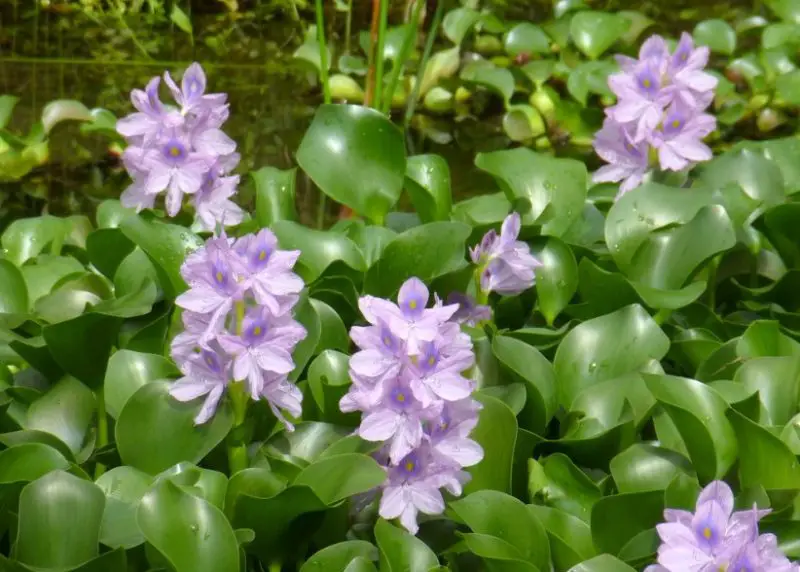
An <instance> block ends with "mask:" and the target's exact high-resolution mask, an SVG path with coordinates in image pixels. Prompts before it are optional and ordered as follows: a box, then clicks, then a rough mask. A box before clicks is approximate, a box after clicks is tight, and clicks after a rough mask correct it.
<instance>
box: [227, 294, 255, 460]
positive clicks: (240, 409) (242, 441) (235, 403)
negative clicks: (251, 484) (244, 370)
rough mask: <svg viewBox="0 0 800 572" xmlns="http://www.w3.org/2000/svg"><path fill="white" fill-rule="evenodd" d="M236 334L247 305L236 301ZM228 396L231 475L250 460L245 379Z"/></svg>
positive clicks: (229, 389)
mask: <svg viewBox="0 0 800 572" xmlns="http://www.w3.org/2000/svg"><path fill="white" fill-rule="evenodd" d="M235 308H236V334H237V335H239V336H241V335H242V331H243V329H244V312H245V305H244V302H243V301H241V300H240V301H238V302H236V307H235ZM228 396H229V398H230V402H231V407H232V408H233V428H231V431H230V433H229V434H228V444H227V447H228V468H229V469H230V472H231V476H233V475H235V474H236V473H238V472H239V471H243V470H244V469H246V468H247V467H248V466H249V464H250V461H249V459H248V456H247V439H246V437H247V431H246V427H245V424H244V422H245V420H246V419H247V397H248V396H247V389H246V388H245V384H244V382H243V381H234V382H231V383H230V384H229V385H228Z"/></svg>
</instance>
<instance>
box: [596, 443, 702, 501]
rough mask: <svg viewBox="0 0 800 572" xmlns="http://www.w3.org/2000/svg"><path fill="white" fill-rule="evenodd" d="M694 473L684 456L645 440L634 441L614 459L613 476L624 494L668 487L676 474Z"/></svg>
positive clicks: (612, 463)
mask: <svg viewBox="0 0 800 572" xmlns="http://www.w3.org/2000/svg"><path fill="white" fill-rule="evenodd" d="M692 472H693V471H692V465H691V463H689V460H688V459H687V458H686V457H684V456H683V455H680V454H678V453H676V452H675V451H671V450H669V449H664V448H662V447H656V446H654V445H648V444H645V443H635V444H634V445H631V446H630V447H628V448H627V449H626V450H624V451H623V452H622V453H620V454H619V455H617V456H616V457H614V458H613V459H611V476H612V477H613V478H614V483H615V484H616V485H617V490H618V491H619V492H621V493H637V492H644V491H652V490H666V488H667V487H668V486H669V484H670V483H671V482H672V481H673V479H674V478H675V477H676V476H678V475H680V474H691V473H692Z"/></svg>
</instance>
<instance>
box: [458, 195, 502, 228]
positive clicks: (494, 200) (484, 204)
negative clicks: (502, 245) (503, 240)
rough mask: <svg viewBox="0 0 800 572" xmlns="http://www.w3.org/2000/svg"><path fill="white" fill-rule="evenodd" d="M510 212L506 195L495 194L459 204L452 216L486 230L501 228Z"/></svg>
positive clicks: (466, 200) (473, 198)
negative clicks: (496, 226) (493, 227)
mask: <svg viewBox="0 0 800 572" xmlns="http://www.w3.org/2000/svg"><path fill="white" fill-rule="evenodd" d="M510 210H511V204H510V203H509V202H508V200H506V197H505V193H493V194H490V195H480V196H477V197H472V198H471V199H465V200H463V201H459V202H457V203H456V204H454V205H453V209H452V211H451V213H450V216H451V217H452V218H453V220H457V221H459V222H463V223H465V224H468V225H470V226H473V227H477V228H485V227H492V226H495V225H498V226H499V225H500V223H502V222H503V219H504V218H506V216H507V215H508V211H510Z"/></svg>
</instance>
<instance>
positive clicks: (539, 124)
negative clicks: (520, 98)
mask: <svg viewBox="0 0 800 572" xmlns="http://www.w3.org/2000/svg"><path fill="white" fill-rule="evenodd" d="M507 108H508V111H507V112H506V114H505V115H504V116H503V131H505V134H506V135H508V138H509V139H511V140H512V141H531V140H533V139H535V138H536V137H540V136H542V135H544V134H545V133H546V132H547V126H546V125H545V122H544V119H543V118H542V115H541V114H540V113H539V112H538V111H536V109H534V108H533V107H531V106H530V105H524V104H518V105H514V104H512V105H508V106H507Z"/></svg>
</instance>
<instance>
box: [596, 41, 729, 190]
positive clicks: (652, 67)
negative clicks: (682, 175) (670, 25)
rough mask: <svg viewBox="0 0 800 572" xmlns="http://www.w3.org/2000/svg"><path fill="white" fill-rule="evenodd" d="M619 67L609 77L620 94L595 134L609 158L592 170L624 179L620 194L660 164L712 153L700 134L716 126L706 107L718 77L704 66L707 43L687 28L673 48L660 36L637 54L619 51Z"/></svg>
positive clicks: (688, 162) (685, 163) (676, 166)
mask: <svg viewBox="0 0 800 572" xmlns="http://www.w3.org/2000/svg"><path fill="white" fill-rule="evenodd" d="M617 61H618V63H619V64H620V68H621V71H620V72H619V73H616V74H612V75H611V76H609V78H608V85H609V87H610V88H611V90H612V91H613V92H614V93H615V94H616V96H617V103H616V105H614V106H612V107H609V108H608V109H606V119H605V122H604V123H603V127H602V129H601V130H600V131H598V133H597V135H596V136H595V140H594V148H595V151H596V152H597V154H598V155H599V156H600V157H601V158H602V159H603V160H605V161H606V162H607V163H609V164H608V165H607V166H604V167H601V168H600V169H599V170H598V171H597V172H596V173H595V174H594V176H593V180H594V181H595V182H621V183H622V184H621V185H620V193H619V195H618V197H619V196H620V195H622V194H624V193H626V192H627V191H629V190H631V189H633V188H635V187H637V186H638V185H639V184H640V183H641V181H642V179H643V177H644V175H645V173H646V172H647V171H648V169H650V168H651V167H654V166H656V165H658V167H659V168H661V169H662V170H670V171H681V170H683V169H688V168H690V167H692V166H693V165H694V164H696V163H698V162H701V161H707V160H708V159H710V158H711V151H710V149H709V148H708V147H706V145H704V144H703V142H702V140H703V138H705V137H706V136H708V135H709V134H710V133H711V132H712V131H714V129H715V128H716V120H715V119H714V117H713V116H711V115H708V114H706V113H703V110H704V109H705V108H707V107H708V106H709V105H710V104H711V102H712V100H713V98H714V89H715V88H716V85H717V80H716V78H715V77H714V76H712V75H710V74H708V73H706V72H705V71H703V68H704V67H705V65H706V63H707V62H708V48H706V47H699V48H695V47H694V42H693V40H692V37H691V36H690V35H689V34H687V33H685V32H684V33H683V34H682V35H681V39H680V42H679V43H678V45H677V47H676V48H675V51H674V52H673V53H672V54H670V52H669V49H668V48H667V44H666V42H665V41H664V39H663V38H661V37H660V36H651V37H650V38H649V39H648V40H647V41H645V42H644V44H642V47H641V49H640V51H639V58H638V59H633V58H629V57H626V56H617Z"/></svg>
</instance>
